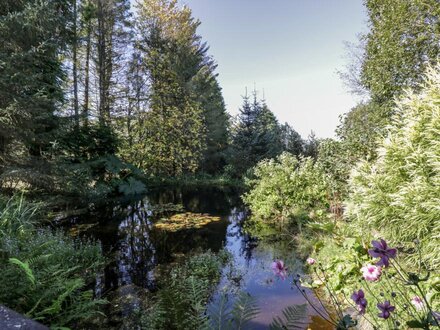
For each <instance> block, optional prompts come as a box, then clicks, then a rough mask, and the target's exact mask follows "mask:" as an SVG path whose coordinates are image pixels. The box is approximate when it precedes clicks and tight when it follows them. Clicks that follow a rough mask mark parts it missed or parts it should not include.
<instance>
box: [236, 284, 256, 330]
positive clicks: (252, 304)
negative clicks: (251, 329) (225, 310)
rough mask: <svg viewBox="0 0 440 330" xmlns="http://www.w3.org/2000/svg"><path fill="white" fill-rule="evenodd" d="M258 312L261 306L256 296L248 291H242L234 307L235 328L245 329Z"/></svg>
mask: <svg viewBox="0 0 440 330" xmlns="http://www.w3.org/2000/svg"><path fill="white" fill-rule="evenodd" d="M258 313H259V308H258V306H257V303H256V300H255V298H253V297H252V296H251V295H250V294H248V293H246V292H241V293H240V294H239V295H238V298H237V300H236V301H235V303H234V306H233V308H232V316H233V320H234V323H235V328H234V329H237V330H239V329H243V328H244V327H245V326H246V325H247V324H248V323H249V321H251V320H252V319H254V318H255V317H256V316H257V315H258Z"/></svg>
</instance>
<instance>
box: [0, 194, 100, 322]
mask: <svg viewBox="0 0 440 330" xmlns="http://www.w3.org/2000/svg"><path fill="white" fill-rule="evenodd" d="M1 204H2V209H1V210H0V269H1V273H0V301H1V302H2V303H3V304H5V305H6V306H8V307H9V308H12V309H14V310H16V311H17V312H19V313H22V314H25V315H27V316H28V317H31V318H34V319H36V320H38V321H40V322H42V323H44V324H47V325H51V326H65V325H72V324H78V322H81V321H82V320H84V319H87V318H89V317H91V316H93V315H96V314H97V313H98V306H99V305H100V304H102V303H103V301H101V300H94V299H93V292H92V291H91V290H86V287H87V286H88V285H89V284H90V283H92V282H93V281H94V279H95V273H96V271H97V270H98V269H99V268H101V267H102V265H103V258H102V254H101V247H100V245H99V244H95V243H91V242H85V241H81V240H77V239H72V238H70V237H67V236H66V235H65V234H64V233H62V232H53V231H52V230H50V229H37V228H36V227H35V216H34V215H35V214H36V210H35V206H33V205H31V204H29V203H27V202H26V201H25V200H23V198H22V197H13V198H11V199H10V200H8V201H3V202H2V203H1ZM11 224H13V225H11ZM17 224H19V225H17Z"/></svg>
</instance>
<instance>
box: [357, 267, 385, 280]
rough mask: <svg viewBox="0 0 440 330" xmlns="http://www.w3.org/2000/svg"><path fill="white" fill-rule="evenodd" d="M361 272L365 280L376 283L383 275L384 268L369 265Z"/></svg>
mask: <svg viewBox="0 0 440 330" xmlns="http://www.w3.org/2000/svg"><path fill="white" fill-rule="evenodd" d="M361 272H362V276H363V277H364V279H366V280H367V281H371V282H374V281H377V280H379V278H380V275H381V274H382V268H380V267H378V266H375V265H370V264H368V265H366V266H364V267H362V268H361Z"/></svg>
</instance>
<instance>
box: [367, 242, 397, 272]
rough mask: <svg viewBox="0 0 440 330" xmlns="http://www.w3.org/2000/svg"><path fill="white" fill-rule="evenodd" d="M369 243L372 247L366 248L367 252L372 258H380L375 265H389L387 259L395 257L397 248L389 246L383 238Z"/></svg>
mask: <svg viewBox="0 0 440 330" xmlns="http://www.w3.org/2000/svg"><path fill="white" fill-rule="evenodd" d="M371 244H372V245H373V248H372V249H370V250H368V253H369V254H370V256H372V257H373V258H380V260H379V261H378V262H377V263H376V265H377V266H384V267H388V266H389V265H390V261H389V260H390V259H392V258H395V257H396V253H397V250H396V249H393V248H389V247H388V244H387V242H385V241H384V240H383V239H380V241H372V242H371Z"/></svg>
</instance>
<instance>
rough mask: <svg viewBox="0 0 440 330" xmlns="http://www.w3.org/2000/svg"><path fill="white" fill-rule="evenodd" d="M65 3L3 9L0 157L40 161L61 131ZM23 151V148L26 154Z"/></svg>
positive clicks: (32, 1)
mask: <svg viewBox="0 0 440 330" xmlns="http://www.w3.org/2000/svg"><path fill="white" fill-rule="evenodd" d="M68 15H69V13H68V3H67V2H66V1H36V0H26V1H12V0H11V1H9V0H8V1H2V3H1V4H0V40H2V42H1V43H0V63H1V64H0V111H1V112H0V116H1V120H0V136H1V137H0V152H1V153H2V154H3V155H5V154H8V153H9V152H13V153H15V152H17V151H18V150H20V151H22V152H24V153H27V152H29V153H30V154H31V155H35V156H39V155H41V154H42V153H43V152H44V150H45V149H47V148H48V146H49V142H50V136H51V135H50V134H51V132H52V131H53V130H54V129H55V128H56V127H57V119H56V116H55V115H54V112H55V110H56V105H57V104H58V103H59V102H61V101H62V99H63V94H62V89H61V84H60V82H61V81H62V79H63V77H64V72H63V70H62V66H61V63H60V56H59V55H60V54H61V52H62V51H64V50H65V48H66V44H67V35H66V34H67V31H66V28H65V26H66V25H67V24H66V22H67V20H68ZM21 147H22V148H24V149H21Z"/></svg>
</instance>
